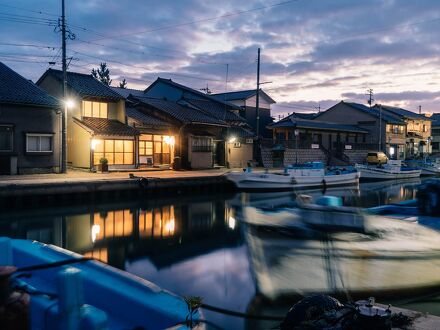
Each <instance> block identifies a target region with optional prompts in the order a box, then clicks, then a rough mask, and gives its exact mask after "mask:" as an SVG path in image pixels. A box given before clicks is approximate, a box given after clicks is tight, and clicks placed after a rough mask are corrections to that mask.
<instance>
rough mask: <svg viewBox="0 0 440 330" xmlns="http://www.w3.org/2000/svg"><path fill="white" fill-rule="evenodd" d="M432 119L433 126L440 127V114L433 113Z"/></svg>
mask: <svg viewBox="0 0 440 330" xmlns="http://www.w3.org/2000/svg"><path fill="white" fill-rule="evenodd" d="M430 119H431V120H432V124H431V126H440V113H433V114H432V116H431V117H430Z"/></svg>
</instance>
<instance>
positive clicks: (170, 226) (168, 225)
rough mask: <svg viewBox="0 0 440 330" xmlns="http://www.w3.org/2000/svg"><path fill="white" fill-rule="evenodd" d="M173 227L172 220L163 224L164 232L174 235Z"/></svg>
mask: <svg viewBox="0 0 440 330" xmlns="http://www.w3.org/2000/svg"><path fill="white" fill-rule="evenodd" d="M174 227H175V223H174V219H170V220H169V221H168V222H167V223H166V224H165V230H166V231H167V232H168V233H170V234H172V233H174Z"/></svg>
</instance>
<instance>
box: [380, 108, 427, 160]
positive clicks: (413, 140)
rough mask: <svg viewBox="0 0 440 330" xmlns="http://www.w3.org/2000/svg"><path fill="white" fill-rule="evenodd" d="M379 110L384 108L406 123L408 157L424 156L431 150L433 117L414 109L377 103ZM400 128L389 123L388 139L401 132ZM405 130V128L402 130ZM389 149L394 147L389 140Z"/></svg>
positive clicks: (406, 151)
mask: <svg viewBox="0 0 440 330" xmlns="http://www.w3.org/2000/svg"><path fill="white" fill-rule="evenodd" d="M374 108H376V109H377V110H378V111H380V110H381V109H382V111H383V112H387V113H388V114H390V115H395V116H396V117H398V118H400V119H401V120H402V121H404V122H405V123H406V141H405V142H406V149H405V155H406V158H411V157H415V156H422V155H423V154H426V153H429V152H430V144H431V119H430V118H428V117H426V116H424V115H421V114H417V113H415V112H412V111H408V110H405V109H402V108H397V107H391V106H387V105H377V104H376V105H375V106H374ZM399 129H400V127H399V128H396V127H391V125H387V133H389V134H387V135H388V136H387V139H391V138H392V135H393V134H396V132H397V133H401V131H399ZM402 132H403V130H402ZM387 147H388V148H387V151H388V152H389V153H390V154H391V152H390V149H389V148H390V147H391V148H392V147H393V144H392V143H391V144H390V143H389V142H388V140H387Z"/></svg>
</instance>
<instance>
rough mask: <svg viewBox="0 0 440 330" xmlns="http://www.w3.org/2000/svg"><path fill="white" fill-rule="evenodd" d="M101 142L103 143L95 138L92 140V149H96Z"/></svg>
mask: <svg viewBox="0 0 440 330" xmlns="http://www.w3.org/2000/svg"><path fill="white" fill-rule="evenodd" d="M100 143H101V141H100V140H96V139H93V140H92V142H91V143H90V147H91V148H92V150H95V148H96V146H97V145H98V144H100Z"/></svg>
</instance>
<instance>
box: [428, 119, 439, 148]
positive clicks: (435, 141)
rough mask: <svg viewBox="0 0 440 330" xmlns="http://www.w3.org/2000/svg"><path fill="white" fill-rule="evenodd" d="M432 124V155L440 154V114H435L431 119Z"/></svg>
mask: <svg viewBox="0 0 440 330" xmlns="http://www.w3.org/2000/svg"><path fill="white" fill-rule="evenodd" d="M430 119H431V120H432V124H431V136H432V143H431V146H432V153H439V152H440V113H433V114H432V116H431V117H430Z"/></svg>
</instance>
